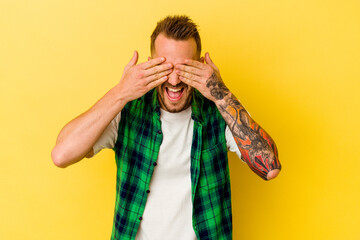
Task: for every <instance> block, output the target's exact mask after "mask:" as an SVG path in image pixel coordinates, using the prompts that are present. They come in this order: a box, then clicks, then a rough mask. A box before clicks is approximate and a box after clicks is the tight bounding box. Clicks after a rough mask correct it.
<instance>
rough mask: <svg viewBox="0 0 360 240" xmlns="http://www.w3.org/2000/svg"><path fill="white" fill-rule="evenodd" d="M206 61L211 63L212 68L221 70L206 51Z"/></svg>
mask: <svg viewBox="0 0 360 240" xmlns="http://www.w3.org/2000/svg"><path fill="white" fill-rule="evenodd" d="M205 62H206V63H207V64H209V65H210V66H211V67H212V68H214V69H216V71H218V72H219V69H218V68H217V67H216V65H215V64H214V63H213V61H212V60H211V58H210V55H209V53H208V52H207V53H205Z"/></svg>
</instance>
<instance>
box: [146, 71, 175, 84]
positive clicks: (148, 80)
mask: <svg viewBox="0 0 360 240" xmlns="http://www.w3.org/2000/svg"><path fill="white" fill-rule="evenodd" d="M172 71H173V70H172V69H168V70H166V71H162V72H159V73H155V74H153V75H150V76H148V77H147V78H145V82H146V84H150V83H151V82H153V81H156V80H158V79H160V78H162V77H164V76H167V75H169V74H170V73H171V72H172Z"/></svg>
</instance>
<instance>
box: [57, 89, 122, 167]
mask: <svg viewBox="0 0 360 240" xmlns="http://www.w3.org/2000/svg"><path fill="white" fill-rule="evenodd" d="M118 88H119V86H118V85H116V86H115V87H114V88H112V89H111V90H110V91H109V92H107V93H106V94H105V95H104V96H103V97H102V98H101V99H100V100H99V101H97V102H96V103H95V104H94V105H93V106H92V107H91V108H90V109H89V110H87V111H86V112H84V113H83V114H81V115H80V116H78V117H76V118H75V119H73V120H72V121H70V122H69V123H68V124H66V125H65V126H64V128H63V129H62V130H61V131H60V133H59V135H58V138H57V140H56V144H55V147H54V149H53V150H52V153H51V156H52V159H53V162H54V163H55V165H57V166H59V167H67V166H69V165H71V164H74V163H76V162H78V161H80V160H81V159H83V158H84V157H85V156H86V155H87V154H89V153H91V152H92V147H93V146H94V144H95V143H96V141H97V140H98V139H99V137H100V136H101V134H102V133H103V132H104V130H105V129H106V127H107V126H108V125H109V123H110V122H111V121H112V120H113V119H114V118H115V116H116V115H117V114H118V113H119V112H120V111H121V110H122V108H123V107H124V106H125V104H126V101H125V100H123V99H122V98H121V95H119V89H118Z"/></svg>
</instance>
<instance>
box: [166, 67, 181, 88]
mask: <svg viewBox="0 0 360 240" xmlns="http://www.w3.org/2000/svg"><path fill="white" fill-rule="evenodd" d="M168 83H169V84H171V85H173V86H176V85H178V84H179V83H181V81H180V79H179V75H177V74H176V72H175V70H173V71H172V73H170V74H169V79H168Z"/></svg>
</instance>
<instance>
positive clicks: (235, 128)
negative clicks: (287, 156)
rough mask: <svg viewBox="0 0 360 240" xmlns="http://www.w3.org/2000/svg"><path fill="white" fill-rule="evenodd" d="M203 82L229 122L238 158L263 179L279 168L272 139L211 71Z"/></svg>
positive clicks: (276, 152)
mask: <svg viewBox="0 0 360 240" xmlns="http://www.w3.org/2000/svg"><path fill="white" fill-rule="evenodd" d="M206 83H207V84H206V86H207V87H208V88H209V90H210V93H211V95H212V96H213V97H214V98H216V99H217V100H222V101H221V103H220V104H218V109H219V111H220V113H221V115H222V116H223V118H224V119H225V122H226V123H227V125H228V126H229V128H230V130H231V132H232V134H233V136H234V139H235V141H236V143H237V145H238V147H239V150H240V152H241V155H242V159H243V160H244V161H245V162H246V163H247V164H248V166H249V167H250V168H251V170H252V171H254V172H255V173H256V174H257V175H259V176H260V177H261V178H263V179H264V180H267V174H268V173H269V172H270V171H271V170H273V169H279V170H280V169H281V164H280V162H279V158H278V151H277V148H276V145H275V142H274V141H273V139H272V138H271V137H270V135H269V134H267V133H266V132H265V130H264V129H262V128H261V127H260V126H259V125H258V124H257V123H256V122H255V121H254V120H253V119H252V118H251V117H250V116H249V114H248V113H247V111H246V110H245V108H244V107H243V106H242V105H241V104H240V102H239V101H238V100H237V99H236V98H235V96H233V95H232V93H231V92H230V91H229V89H228V88H227V87H226V86H225V84H224V83H223V82H222V80H221V78H219V77H217V76H216V75H215V73H213V74H212V76H211V77H210V78H209V79H208V80H207V82H206Z"/></svg>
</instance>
